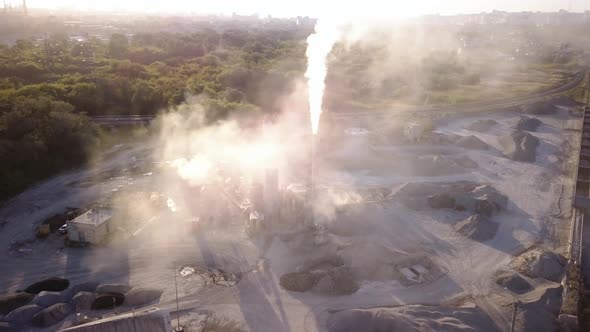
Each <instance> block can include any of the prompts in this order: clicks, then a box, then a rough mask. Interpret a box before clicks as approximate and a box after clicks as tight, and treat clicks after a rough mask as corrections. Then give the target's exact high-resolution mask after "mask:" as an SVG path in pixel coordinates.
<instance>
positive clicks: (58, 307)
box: [31, 303, 74, 327]
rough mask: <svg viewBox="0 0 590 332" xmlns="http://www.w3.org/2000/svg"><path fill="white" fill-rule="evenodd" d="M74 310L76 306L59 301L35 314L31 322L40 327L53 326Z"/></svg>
mask: <svg viewBox="0 0 590 332" xmlns="http://www.w3.org/2000/svg"><path fill="white" fill-rule="evenodd" d="M73 311H74V307H73V306H72V305H71V304H68V303H57V304H54V305H52V306H51V307H49V308H47V309H44V310H42V311H40V312H39V313H37V314H36V315H35V316H33V319H32V320H31V322H32V323H33V325H34V326H38V327H48V326H52V325H55V324H57V323H59V322H60V321H61V320H63V319H64V318H66V316H68V315H69V314H70V313H71V312H73Z"/></svg>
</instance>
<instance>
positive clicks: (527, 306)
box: [514, 283, 562, 332]
mask: <svg viewBox="0 0 590 332" xmlns="http://www.w3.org/2000/svg"><path fill="white" fill-rule="evenodd" d="M561 294H562V287H561V285H560V284H558V283H550V284H548V285H543V286H539V287H537V288H536V289H534V290H532V291H531V292H529V293H527V294H526V295H525V296H524V298H522V299H520V300H519V301H518V304H517V305H518V310H517V311H516V319H515V324H514V330H515V331H535V332H537V331H539V332H550V331H557V330H558V323H557V316H558V314H559V311H560V309H561V303H562V298H561Z"/></svg>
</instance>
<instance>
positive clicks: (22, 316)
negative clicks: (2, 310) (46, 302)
mask: <svg viewBox="0 0 590 332" xmlns="http://www.w3.org/2000/svg"><path fill="white" fill-rule="evenodd" d="M43 309H45V308H43V307H41V306H38V305H36V304H28V305H25V306H22V307H20V308H17V309H14V310H13V311H11V312H10V313H9V314H8V315H6V317H5V318H4V319H5V320H6V321H7V322H10V324H12V325H13V326H23V325H27V324H29V323H30V322H31V320H32V319H33V316H35V315H36V314H38V313H39V312H41V310H43Z"/></svg>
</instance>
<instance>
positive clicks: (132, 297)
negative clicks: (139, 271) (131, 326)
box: [125, 287, 163, 306]
mask: <svg viewBox="0 0 590 332" xmlns="http://www.w3.org/2000/svg"><path fill="white" fill-rule="evenodd" d="M162 293H163V292H162V291H161V290H159V289H155V288H146V287H134V288H132V289H131V290H130V291H129V292H127V293H125V303H126V304H128V305H131V306H142V305H146V304H149V303H152V302H154V301H158V300H159V299H160V297H161V296H162Z"/></svg>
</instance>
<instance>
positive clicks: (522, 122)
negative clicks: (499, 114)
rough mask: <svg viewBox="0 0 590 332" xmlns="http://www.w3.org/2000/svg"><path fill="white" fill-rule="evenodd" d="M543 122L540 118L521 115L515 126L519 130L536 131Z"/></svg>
mask: <svg viewBox="0 0 590 332" xmlns="http://www.w3.org/2000/svg"><path fill="white" fill-rule="evenodd" d="M542 124H543V122H541V120H539V119H535V118H529V117H528V116H521V117H520V119H519V120H518V122H517V123H516V126H514V128H515V129H517V130H526V131H536V130H537V128H539V126H540V125H542Z"/></svg>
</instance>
